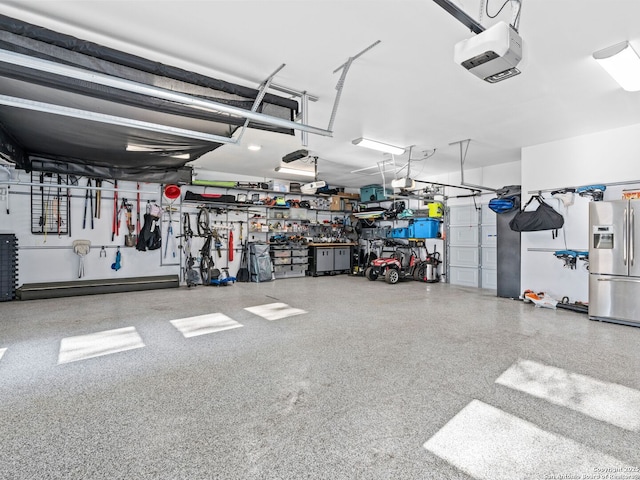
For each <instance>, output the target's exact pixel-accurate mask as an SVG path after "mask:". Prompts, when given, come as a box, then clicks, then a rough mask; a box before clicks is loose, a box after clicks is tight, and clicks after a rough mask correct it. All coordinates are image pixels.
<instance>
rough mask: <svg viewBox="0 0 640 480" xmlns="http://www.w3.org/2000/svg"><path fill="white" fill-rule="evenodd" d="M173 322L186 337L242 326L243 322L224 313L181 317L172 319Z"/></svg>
mask: <svg viewBox="0 0 640 480" xmlns="http://www.w3.org/2000/svg"><path fill="white" fill-rule="evenodd" d="M171 324H172V325H173V326H174V327H176V328H177V329H178V330H179V331H180V332H181V333H182V335H184V337H185V338H189V337H196V336H198V335H206V334H208V333H214V332H221V331H223V330H230V329H232V328H239V327H242V324H240V323H238V322H236V321H235V320H233V319H232V318H229V317H227V316H226V315H224V314H222V313H210V314H207V315H198V316H196V317H187V318H179V319H177V320H171Z"/></svg>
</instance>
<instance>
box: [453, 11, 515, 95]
mask: <svg viewBox="0 0 640 480" xmlns="http://www.w3.org/2000/svg"><path fill="white" fill-rule="evenodd" d="M454 60H455V62H456V63H459V64H460V65H462V66H463V67H464V68H466V69H467V70H469V71H470V72H471V73H473V74H474V75H475V76H477V77H480V78H481V79H483V80H485V81H486V82H489V83H496V82H500V81H502V80H506V79H507V78H511V77H513V76H515V75H518V74H519V73H520V70H518V69H517V68H516V65H518V63H520V60H522V38H520V35H518V33H517V32H516V30H515V29H514V28H513V27H512V26H511V25H509V24H507V23H505V22H498V23H496V24H495V25H492V26H491V27H489V28H487V29H486V30H485V31H484V32H481V33H479V34H478V35H476V36H475V37H471V38H469V39H467V40H463V41H461V42H459V43H457V44H456V46H455V49H454Z"/></svg>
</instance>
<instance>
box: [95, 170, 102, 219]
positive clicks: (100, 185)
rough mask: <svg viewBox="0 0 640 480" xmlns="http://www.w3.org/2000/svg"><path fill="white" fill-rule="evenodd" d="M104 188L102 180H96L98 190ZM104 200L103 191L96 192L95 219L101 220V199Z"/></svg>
mask: <svg viewBox="0 0 640 480" xmlns="http://www.w3.org/2000/svg"><path fill="white" fill-rule="evenodd" d="M100 187H102V180H99V179H96V189H99V188H100ZM101 198H102V191H101V190H96V211H95V213H94V214H93V216H94V217H96V218H100V199H101Z"/></svg>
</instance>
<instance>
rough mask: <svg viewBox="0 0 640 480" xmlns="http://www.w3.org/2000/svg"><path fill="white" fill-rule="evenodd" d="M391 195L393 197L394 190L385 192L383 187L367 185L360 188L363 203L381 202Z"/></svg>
mask: <svg viewBox="0 0 640 480" xmlns="http://www.w3.org/2000/svg"><path fill="white" fill-rule="evenodd" d="M391 195H393V190H392V189H389V188H387V189H386V191H385V189H384V188H383V187H382V185H366V186H364V187H361V188H360V201H361V202H380V201H383V200H386V199H387V196H391Z"/></svg>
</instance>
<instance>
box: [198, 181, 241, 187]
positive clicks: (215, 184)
mask: <svg viewBox="0 0 640 480" xmlns="http://www.w3.org/2000/svg"><path fill="white" fill-rule="evenodd" d="M191 185H202V186H205V187H224V188H234V187H237V186H238V182H228V181H223V180H194V181H192V182H191Z"/></svg>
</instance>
